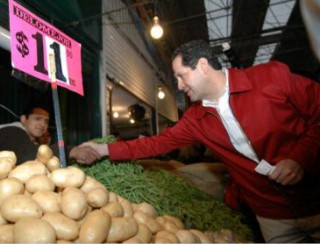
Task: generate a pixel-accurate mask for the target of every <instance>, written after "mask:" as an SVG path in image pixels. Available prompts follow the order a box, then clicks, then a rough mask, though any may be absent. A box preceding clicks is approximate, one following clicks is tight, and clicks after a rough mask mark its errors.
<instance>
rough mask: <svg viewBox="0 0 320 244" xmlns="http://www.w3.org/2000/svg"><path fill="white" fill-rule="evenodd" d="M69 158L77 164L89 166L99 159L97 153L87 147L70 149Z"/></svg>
mask: <svg viewBox="0 0 320 244" xmlns="http://www.w3.org/2000/svg"><path fill="white" fill-rule="evenodd" d="M69 158H73V159H75V160H77V162H78V163H79V164H88V165H90V164H92V163H94V162H95V161H97V160H98V159H100V158H101V157H100V155H99V153H98V152H97V151H95V150H94V149H93V148H91V147H89V146H82V147H80V146H78V147H74V148H72V149H71V151H70V154H69Z"/></svg>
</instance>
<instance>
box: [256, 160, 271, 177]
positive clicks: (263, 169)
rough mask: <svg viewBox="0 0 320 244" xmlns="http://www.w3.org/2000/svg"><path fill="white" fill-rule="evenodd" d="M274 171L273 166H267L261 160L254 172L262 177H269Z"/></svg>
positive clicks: (265, 162) (264, 161) (267, 164)
mask: <svg viewBox="0 0 320 244" xmlns="http://www.w3.org/2000/svg"><path fill="white" fill-rule="evenodd" d="M274 169H275V166H273V165H271V164H269V163H268V162H267V161H266V160H264V159H262V160H261V161H260V163H259V164H258V166H257V167H256V168H255V171H257V172H258V173H259V174H262V175H270V174H271V173H272V171H273V170H274Z"/></svg>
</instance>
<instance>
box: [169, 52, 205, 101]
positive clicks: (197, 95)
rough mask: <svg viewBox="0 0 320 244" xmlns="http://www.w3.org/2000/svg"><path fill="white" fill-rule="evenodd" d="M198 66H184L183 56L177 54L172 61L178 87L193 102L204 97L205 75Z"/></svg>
mask: <svg viewBox="0 0 320 244" xmlns="http://www.w3.org/2000/svg"><path fill="white" fill-rule="evenodd" d="M198 66H199V65H197V67H196V68H195V69H191V68H190V67H188V66H184V65H183V64H182V58H181V56H177V57H176V58H175V59H174V60H173V62H172V69H173V72H174V75H175V77H176V79H177V81H178V89H179V90H181V91H184V92H185V93H186V94H187V96H188V97H189V98H190V100H191V101H193V102H194V101H199V100H202V99H203V98H204V91H203V90H204V85H203V84H204V82H203V75H202V73H201V71H200V69H199V67H198Z"/></svg>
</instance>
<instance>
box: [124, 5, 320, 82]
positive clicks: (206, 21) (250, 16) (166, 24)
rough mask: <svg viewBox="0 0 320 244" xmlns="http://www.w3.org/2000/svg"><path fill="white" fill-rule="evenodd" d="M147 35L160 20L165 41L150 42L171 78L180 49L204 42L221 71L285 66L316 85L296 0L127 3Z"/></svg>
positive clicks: (316, 67)
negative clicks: (271, 63) (172, 61)
mask: <svg viewBox="0 0 320 244" xmlns="http://www.w3.org/2000/svg"><path fill="white" fill-rule="evenodd" d="M125 3H126V4H127V5H128V6H131V7H132V6H133V7H135V8H136V9H137V11H138V14H139V16H140V19H141V21H142V23H143V25H144V27H145V28H146V29H149V28H150V25H151V24H152V18H153V16H154V15H158V16H159V19H160V24H161V25H162V26H163V29H164V35H163V37H162V38H161V39H159V40H153V41H152V42H153V44H154V47H155V53H156V55H160V56H161V59H162V60H163V63H164V67H163V69H167V70H166V71H167V72H170V71H171V70H170V69H171V66H170V56H171V53H172V52H173V50H174V49H175V48H176V47H178V46H179V45H180V44H182V43H185V42H187V41H190V40H193V39H205V40H208V41H209V42H210V43H211V45H212V46H213V48H215V49H216V51H217V53H218V54H219V56H220V58H221V61H222V63H223V65H224V66H227V67H230V66H233V67H238V68H246V67H249V66H251V65H255V64H259V63H265V62H268V61H269V60H278V61H282V62H285V63H286V64H288V65H289V67H290V68H291V69H292V70H293V71H295V72H297V73H301V74H305V75H308V76H310V77H313V78H318V79H319V71H320V68H319V67H320V66H319V61H318V60H317V59H316V58H315V55H314V53H313V51H312V50H311V49H310V42H309V39H308V36H307V32H306V28H305V25H304V21H303V19H302V17H301V10H300V4H299V1H297V0H259V1H257V0H183V1H181V0H152V1H144V0H127V1H125ZM314 31H316V30H314Z"/></svg>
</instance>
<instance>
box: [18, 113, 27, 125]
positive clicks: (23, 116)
mask: <svg viewBox="0 0 320 244" xmlns="http://www.w3.org/2000/svg"><path fill="white" fill-rule="evenodd" d="M26 121H27V117H26V116H25V115H21V116H20V122H21V123H22V124H23V125H25V123H26Z"/></svg>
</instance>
